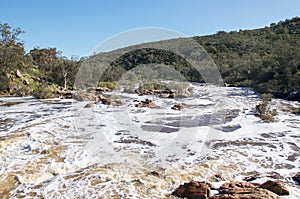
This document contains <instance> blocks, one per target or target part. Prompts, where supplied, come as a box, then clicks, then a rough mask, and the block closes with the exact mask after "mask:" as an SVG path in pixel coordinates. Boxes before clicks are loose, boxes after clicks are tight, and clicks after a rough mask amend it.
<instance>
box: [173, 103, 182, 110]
mask: <svg viewBox="0 0 300 199" xmlns="http://www.w3.org/2000/svg"><path fill="white" fill-rule="evenodd" d="M183 107H184V104H175V105H174V106H172V107H171V109H173V110H177V111H180V110H181V109H183Z"/></svg>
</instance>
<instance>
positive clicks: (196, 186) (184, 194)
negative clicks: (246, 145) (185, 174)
mask: <svg viewBox="0 0 300 199" xmlns="http://www.w3.org/2000/svg"><path fill="white" fill-rule="evenodd" d="M211 189H212V190H213V189H216V188H213V187H212V186H211V185H210V184H209V183H207V182H198V181H191V182H188V183H184V184H183V185H180V186H179V187H178V188H177V189H176V190H175V191H174V192H173V193H172V195H174V196H177V197H181V198H188V199H194V198H200V199H202V198H203V199H240V198H243V199H254V198H260V199H280V197H279V195H288V194H289V191H288V190H287V188H286V187H285V186H284V185H283V184H282V183H280V182H279V181H267V182H265V183H263V184H261V185H260V184H255V183H249V182H227V183H224V184H223V185H221V186H220V187H219V189H216V190H218V191H219V193H218V194H216V195H213V196H210V190H211Z"/></svg>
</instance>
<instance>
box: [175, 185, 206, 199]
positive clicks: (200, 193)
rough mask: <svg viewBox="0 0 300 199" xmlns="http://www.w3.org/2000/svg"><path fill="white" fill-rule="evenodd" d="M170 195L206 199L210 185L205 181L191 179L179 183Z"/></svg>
mask: <svg viewBox="0 0 300 199" xmlns="http://www.w3.org/2000/svg"><path fill="white" fill-rule="evenodd" d="M172 195H174V196H177V197H182V198H184V197H185V198H188V199H207V198H208V197H209V195H210V187H209V186H208V184H207V183H205V182H198V181H191V182H188V183H184V184H183V185H180V186H179V187H178V188H177V189H176V190H175V191H174V192H173V193H172Z"/></svg>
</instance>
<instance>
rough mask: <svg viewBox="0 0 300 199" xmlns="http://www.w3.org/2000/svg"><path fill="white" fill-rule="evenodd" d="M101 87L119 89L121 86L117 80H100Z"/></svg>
mask: <svg viewBox="0 0 300 199" xmlns="http://www.w3.org/2000/svg"><path fill="white" fill-rule="evenodd" d="M98 86H99V87H106V88H109V89H111V90H114V89H117V88H118V87H119V83H118V82H116V81H113V82H99V83H98Z"/></svg>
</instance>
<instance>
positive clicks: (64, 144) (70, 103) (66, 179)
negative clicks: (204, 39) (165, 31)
mask: <svg viewBox="0 0 300 199" xmlns="http://www.w3.org/2000/svg"><path fill="white" fill-rule="evenodd" d="M191 87H193V90H194V92H193V95H191V96H189V97H184V98H183V97H180V98H179V97H178V98H176V97H175V98H162V97H159V95H146V96H145V95H139V94H128V93H123V92H120V91H113V92H104V93H103V95H104V96H107V97H106V98H101V100H97V102H95V101H81V102H80V101H76V100H73V99H48V100H37V99H34V98H31V97H25V98H17V97H4V98H0V112H1V114H0V174H1V177H0V197H1V198H174V197H175V196H174V194H173V195H172V193H174V191H175V190H176V188H178V186H179V185H180V184H183V183H185V182H190V181H205V183H210V184H212V185H213V186H214V187H217V189H218V187H220V186H221V185H222V184H224V183H226V182H230V181H236V182H247V181H248V182H249V183H250V182H251V183H253V184H256V183H260V184H263V183H264V182H266V181H268V180H272V181H275V180H277V181H280V183H282V184H283V185H284V186H285V187H286V189H287V190H288V191H289V195H283V196H278V197H281V198H300V189H299V185H298V184H297V182H296V181H295V178H294V179H293V178H292V177H293V176H295V175H296V173H297V172H299V170H300V168H299V167H300V159H299V151H300V146H299V143H300V134H299V132H300V131H299V130H300V120H299V115H296V114H293V113H291V111H290V110H291V108H293V107H299V103H297V102H290V101H285V100H280V99H276V100H273V101H272V106H273V107H274V108H276V109H277V112H278V115H277V116H276V120H275V122H272V123H266V122H263V121H262V120H261V119H259V118H258V117H255V115H254V114H255V106H256V105H257V104H258V103H259V102H260V99H259V97H258V96H257V95H255V94H254V93H253V92H252V90H251V89H246V88H228V87H227V88H226V87H213V86H200V85H191ZM110 96H113V97H111V98H109V97H110ZM103 99H110V100H112V101H114V102H118V103H109V101H108V100H103ZM88 104H90V105H88ZM246 188H249V187H246ZM216 194H218V192H214V191H211V192H210V196H207V197H213V195H216Z"/></svg>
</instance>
